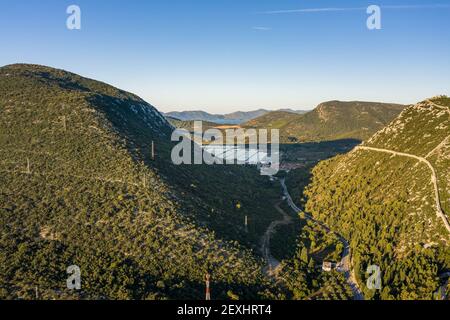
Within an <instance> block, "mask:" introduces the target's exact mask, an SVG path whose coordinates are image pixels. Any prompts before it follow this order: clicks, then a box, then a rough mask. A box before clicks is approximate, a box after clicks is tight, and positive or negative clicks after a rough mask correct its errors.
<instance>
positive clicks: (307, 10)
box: [258, 4, 450, 14]
mask: <svg viewBox="0 0 450 320" xmlns="http://www.w3.org/2000/svg"><path fill="white" fill-rule="evenodd" d="M380 7H381V8H382V9H392V10H408V9H450V4H426V5H389V6H383V5H381V6H380ZM366 9H367V7H353V8H348V7H347V8H337V7H336V8H304V9H291V10H273V11H263V12H258V14H286V13H317V12H340V11H360V10H366Z"/></svg>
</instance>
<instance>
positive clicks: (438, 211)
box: [354, 146, 450, 233]
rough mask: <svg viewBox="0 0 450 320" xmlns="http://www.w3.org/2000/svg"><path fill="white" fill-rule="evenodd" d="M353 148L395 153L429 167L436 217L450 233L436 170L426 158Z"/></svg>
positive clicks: (397, 154)
mask: <svg viewBox="0 0 450 320" xmlns="http://www.w3.org/2000/svg"><path fill="white" fill-rule="evenodd" d="M354 150H369V151H376V152H384V153H389V154H392V155H396V156H402V157H408V158H413V159H416V160H418V161H420V162H423V163H425V164H426V165H427V166H428V167H429V168H430V171H431V182H432V183H433V187H434V195H435V201H436V214H437V216H438V217H440V218H441V219H442V222H443V223H444V225H445V228H446V229H447V231H448V232H449V233H450V223H449V222H448V219H447V216H446V215H445V213H444V211H443V210H442V207H441V201H440V196H439V188H438V184H437V175H436V170H435V169H434V167H433V166H432V165H431V163H430V162H429V161H428V160H427V159H425V158H422V157H419V156H416V155H413V154H409V153H403V152H397V151H393V150H388V149H380V148H373V147H366V146H358V147H356V148H355V149H354Z"/></svg>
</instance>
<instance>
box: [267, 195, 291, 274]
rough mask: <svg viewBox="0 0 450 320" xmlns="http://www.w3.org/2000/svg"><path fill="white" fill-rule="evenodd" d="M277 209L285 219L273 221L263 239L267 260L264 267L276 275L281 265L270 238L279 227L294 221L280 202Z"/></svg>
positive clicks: (268, 272)
mask: <svg viewBox="0 0 450 320" xmlns="http://www.w3.org/2000/svg"><path fill="white" fill-rule="evenodd" d="M275 209H276V210H277V211H278V212H279V213H281V215H282V216H283V219H281V220H276V221H273V222H272V223H271V224H270V225H269V227H268V228H267V230H266V232H265V233H264V236H263V237H262V240H261V252H262V253H263V256H264V259H265V260H266V267H265V268H264V272H265V273H266V274H267V275H268V276H273V275H275V273H276V270H277V268H278V266H279V265H280V262H279V261H278V260H277V259H275V258H274V257H273V256H272V254H271V252H270V239H271V238H272V235H273V234H274V233H275V231H276V228H277V227H279V226H282V225H288V224H290V223H292V217H290V216H289V215H288V214H287V213H286V212H284V210H282V209H281V208H280V206H279V204H278V203H277V204H276V205H275Z"/></svg>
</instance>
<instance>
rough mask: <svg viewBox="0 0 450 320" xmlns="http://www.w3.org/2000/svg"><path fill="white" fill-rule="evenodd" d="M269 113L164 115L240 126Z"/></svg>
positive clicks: (192, 112) (197, 112)
mask: <svg viewBox="0 0 450 320" xmlns="http://www.w3.org/2000/svg"><path fill="white" fill-rule="evenodd" d="M280 111H284V112H289V113H294V114H303V113H306V112H307V111H303V110H293V109H282V110H280ZM270 112H271V111H270V110H266V109H258V110H254V111H236V112H232V113H228V114H211V113H208V112H205V111H181V112H178V111H173V112H167V113H165V114H164V115H165V116H167V117H171V118H174V119H177V120H182V121H193V120H201V121H208V122H213V123H217V124H241V123H244V122H247V121H250V120H252V119H255V118H258V117H260V116H263V115H265V114H267V113H270Z"/></svg>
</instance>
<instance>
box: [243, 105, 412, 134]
mask: <svg viewBox="0 0 450 320" xmlns="http://www.w3.org/2000/svg"><path fill="white" fill-rule="evenodd" d="M404 108H405V106H403V105H398V104H386V103H376V102H359V101H352V102H341V101H330V102H325V103H322V104H320V105H319V106H318V107H317V108H316V109H314V110H313V111H310V112H308V113H306V114H301V115H296V114H291V113H289V112H272V113H269V114H266V115H264V116H262V117H260V118H257V119H254V120H252V121H249V122H247V123H246V124H245V125H244V126H245V127H249V128H273V129H280V135H281V140H282V142H288V143H292V142H305V141H306V142H309V141H325V140H339V139H359V140H366V139H367V138H369V137H370V136H371V135H372V134H374V133H375V132H377V131H378V130H380V129H381V128H383V127H384V126H385V125H387V124H389V122H390V121H391V120H393V119H394V118H395V117H396V116H397V115H398V114H399V113H400V112H401V111H402V110H403V109H404Z"/></svg>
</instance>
